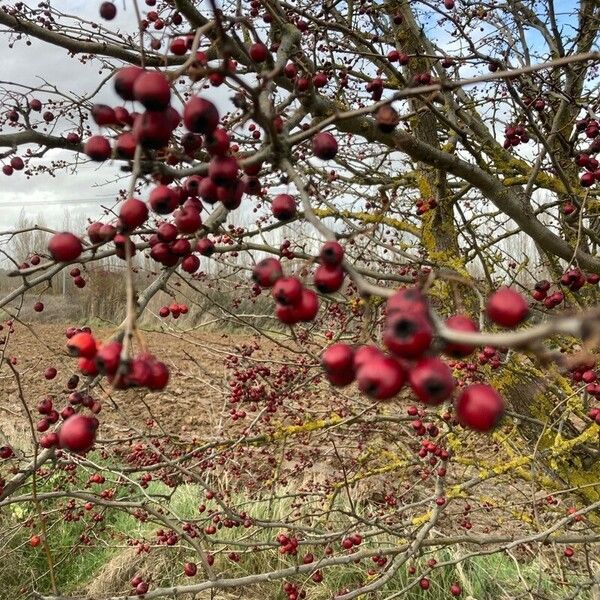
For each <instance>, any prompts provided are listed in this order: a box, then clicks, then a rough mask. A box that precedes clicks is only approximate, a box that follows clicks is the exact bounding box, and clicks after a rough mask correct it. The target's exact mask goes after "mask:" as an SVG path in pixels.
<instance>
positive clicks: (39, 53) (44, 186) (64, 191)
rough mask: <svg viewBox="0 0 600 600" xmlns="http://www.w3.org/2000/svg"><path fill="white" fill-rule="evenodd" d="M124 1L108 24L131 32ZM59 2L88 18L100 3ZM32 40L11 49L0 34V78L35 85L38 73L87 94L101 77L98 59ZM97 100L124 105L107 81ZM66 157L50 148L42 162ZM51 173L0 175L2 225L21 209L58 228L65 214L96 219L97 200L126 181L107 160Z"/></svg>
mask: <svg viewBox="0 0 600 600" xmlns="http://www.w3.org/2000/svg"><path fill="white" fill-rule="evenodd" d="M124 4H125V3H123V2H121V1H117V8H118V13H117V17H116V18H115V20H114V21H112V22H111V25H110V27H111V29H112V28H114V27H122V28H123V29H126V30H127V31H131V30H135V22H136V19H135V14H134V11H133V8H132V5H131V3H130V2H127V3H126V4H127V5H129V6H128V7H127V8H124V6H123V5H124ZM59 6H61V9H62V10H63V11H64V12H65V13H69V14H76V15H78V16H80V17H81V18H84V19H88V20H90V21H97V20H98V6H99V2H98V1H96V0H91V1H90V0H62V1H61V2H60V4H59ZM31 41H32V44H31V46H26V45H25V42H24V40H21V41H20V42H17V43H16V44H15V46H14V48H13V49H10V48H9V35H8V34H7V33H4V32H2V33H0V54H1V56H2V57H3V59H2V62H1V63H0V80H2V81H9V82H18V83H21V84H25V85H31V86H39V85H40V83H41V81H42V80H41V79H40V77H42V78H43V79H44V80H45V81H47V82H48V83H51V84H55V85H56V86H57V87H58V88H59V89H61V90H65V91H73V92H75V93H77V92H79V93H81V92H82V91H83V92H89V91H90V90H93V89H95V88H96V86H97V85H98V83H99V81H101V79H102V76H100V74H99V72H98V71H99V69H98V63H95V62H91V63H90V62H88V63H87V64H85V65H83V64H81V63H80V62H79V60H78V59H77V58H71V57H69V56H68V54H67V51H66V50H64V49H62V48H58V47H56V46H52V45H51V44H47V43H43V42H38V41H37V40H35V39H34V38H31ZM36 97H38V98H39V99H40V100H42V102H43V101H44V95H43V94H36ZM97 100H98V101H99V102H102V103H106V104H110V105H112V106H117V105H122V104H123V101H122V100H121V99H120V98H119V97H118V96H117V95H116V94H115V93H114V91H113V89H112V86H111V85H107V86H105V87H104V89H103V90H102V91H101V92H100V94H99V95H98V97H97ZM4 132H5V131H2V132H1V133H4ZM67 156H68V157H72V153H71V152H66V151H63V150H50V151H49V152H48V153H47V154H46V157H45V161H44V162H46V163H47V164H50V163H51V161H52V160H60V159H61V158H64V157H67ZM37 162H38V163H39V162H40V161H37ZM119 164H120V163H119ZM55 175H56V176H55V177H52V176H50V175H45V174H44V175H36V176H35V177H32V178H31V179H29V180H28V179H27V178H26V177H25V175H24V174H23V172H15V173H14V174H13V175H12V176H11V177H6V176H4V175H2V174H0V209H1V210H0V229H2V230H6V229H10V228H11V227H12V226H13V225H14V223H15V222H16V220H17V218H18V216H19V214H20V212H21V209H22V208H24V207H25V209H26V214H27V216H28V217H31V218H36V217H37V216H38V215H40V216H41V217H42V218H43V220H44V221H45V223H46V225H48V226H51V227H57V228H58V227H60V226H61V225H63V222H64V219H65V217H64V215H65V212H68V213H69V219H70V220H71V221H73V220H75V221H76V222H78V221H80V220H84V219H85V217H92V218H95V217H99V216H101V214H102V210H101V209H100V208H99V207H100V204H102V203H110V200H111V199H114V198H115V197H116V194H117V192H118V190H119V188H120V187H124V185H125V183H124V180H123V181H121V182H120V183H119V182H115V178H116V177H118V175H119V170H118V168H115V165H112V164H110V163H104V164H102V165H98V164H95V163H89V164H86V165H81V166H78V168H77V173H76V174H75V173H73V172H72V171H71V172H69V171H65V170H64V169H62V170H59V171H57V172H56V174H55Z"/></svg>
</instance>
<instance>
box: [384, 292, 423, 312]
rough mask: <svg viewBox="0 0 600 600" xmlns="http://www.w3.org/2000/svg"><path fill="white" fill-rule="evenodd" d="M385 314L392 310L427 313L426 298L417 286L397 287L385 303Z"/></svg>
mask: <svg viewBox="0 0 600 600" xmlns="http://www.w3.org/2000/svg"><path fill="white" fill-rule="evenodd" d="M385 310H386V314H387V315H388V316H391V315H392V313H394V312H403V313H419V314H422V315H426V314H427V298H426V296H424V295H423V292H421V290H420V289H419V288H417V287H406V288H401V289H399V290H398V291H397V292H396V293H395V294H394V295H393V296H392V297H391V298H389V299H388V301H387V302H386V305H385Z"/></svg>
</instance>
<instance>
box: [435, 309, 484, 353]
mask: <svg viewBox="0 0 600 600" xmlns="http://www.w3.org/2000/svg"><path fill="white" fill-rule="evenodd" d="M446 327H448V329H452V330H454V331H461V332H468V333H471V332H477V331H479V327H478V326H477V323H475V321H473V319H471V317H469V316H467V315H453V316H452V317H449V318H448V319H446ZM474 350H475V346H471V345H469V344H460V343H453V342H448V343H447V344H446V345H445V347H444V352H445V353H446V354H448V355H450V356H456V357H463V356H469V354H471V353H472V352H473V351H474Z"/></svg>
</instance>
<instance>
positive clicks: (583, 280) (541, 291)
mask: <svg viewBox="0 0 600 600" xmlns="http://www.w3.org/2000/svg"><path fill="white" fill-rule="evenodd" d="M598 282H600V275H596V274H595V273H590V274H588V275H586V274H585V273H583V272H582V271H581V269H580V268H579V267H571V268H570V269H568V270H567V271H565V272H564V273H563V274H562V275H561V277H560V279H559V281H558V283H559V284H560V285H562V286H564V287H565V288H567V289H569V290H571V291H572V292H577V291H579V290H580V289H581V288H582V287H583V286H584V285H586V284H588V285H597V284H598ZM551 287H552V284H551V282H549V281H548V280H546V279H542V280H540V281H538V282H536V284H535V286H534V289H533V292H532V293H531V297H532V298H533V299H534V300H536V301H537V302H543V303H544V306H545V307H546V308H548V309H552V308H555V307H556V306H558V305H560V304H561V303H562V302H564V299H565V294H564V293H563V292H562V291H561V290H557V291H555V292H553V293H551V294H549V293H548V292H549V291H550V288H551Z"/></svg>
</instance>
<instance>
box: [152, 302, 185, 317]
mask: <svg viewBox="0 0 600 600" xmlns="http://www.w3.org/2000/svg"><path fill="white" fill-rule="evenodd" d="M188 312H189V308H188V306H187V304H177V303H176V302H173V304H171V305H169V306H161V307H160V309H159V311H158V314H159V316H161V317H163V318H166V317H168V316H169V315H171V316H172V317H173V318H174V319H178V318H179V315H187V314H188Z"/></svg>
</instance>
